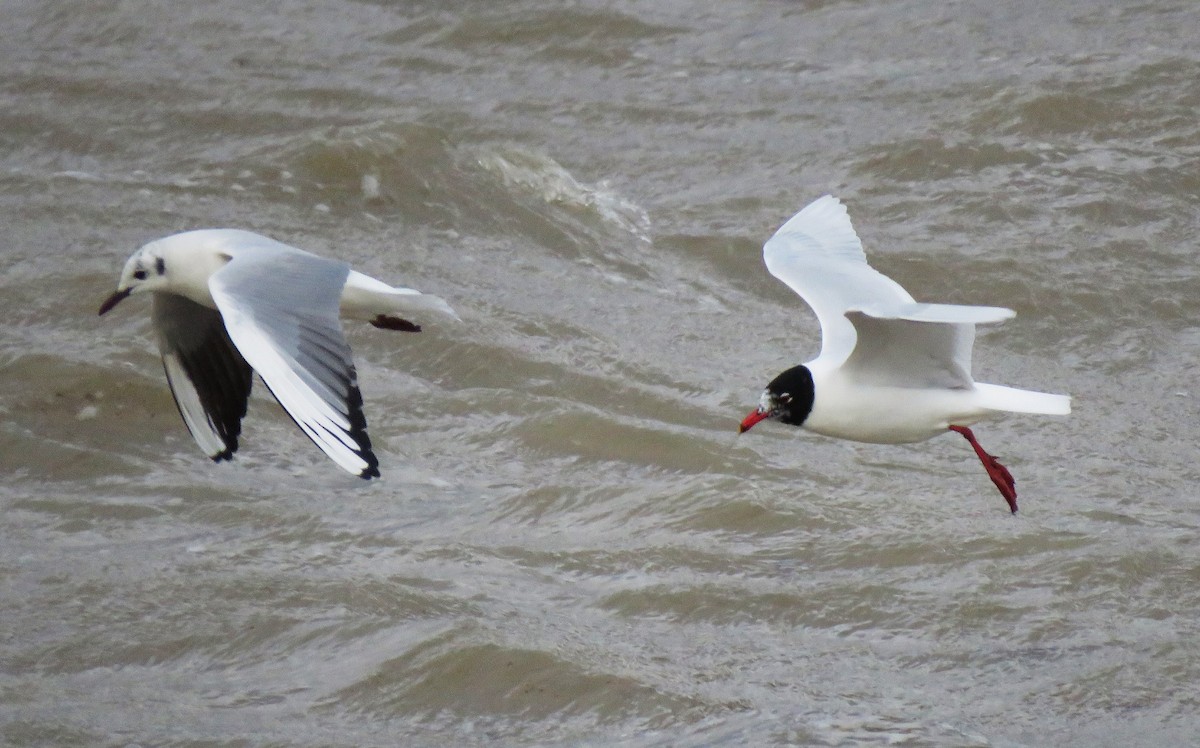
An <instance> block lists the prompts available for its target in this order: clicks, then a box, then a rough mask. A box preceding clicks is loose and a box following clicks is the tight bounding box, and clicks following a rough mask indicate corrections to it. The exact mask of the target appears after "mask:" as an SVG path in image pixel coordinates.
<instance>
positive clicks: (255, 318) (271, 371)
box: [209, 244, 379, 478]
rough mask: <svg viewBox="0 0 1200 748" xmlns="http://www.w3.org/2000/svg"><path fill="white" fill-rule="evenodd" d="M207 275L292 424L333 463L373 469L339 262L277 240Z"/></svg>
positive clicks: (240, 342)
mask: <svg viewBox="0 0 1200 748" xmlns="http://www.w3.org/2000/svg"><path fill="white" fill-rule="evenodd" d="M269 249H273V251H259V252H255V253H254V254H253V255H249V254H247V255H240V256H236V257H234V258H233V259H232V260H231V261H230V262H229V263H228V264H227V265H226V266H225V267H223V268H222V269H221V270H218V271H217V272H216V273H214V274H213V275H212V277H211V278H210V279H209V288H210V290H211V291H212V295H213V299H214V300H215V301H216V304H217V308H218V309H219V310H220V311H221V314H222V316H223V317H224V319H225V325H226V327H227V328H228V330H229V337H230V339H231V340H232V341H233V343H234V344H236V345H237V348H238V350H239V351H241V353H242V355H244V356H245V357H246V360H247V361H248V362H249V363H250V365H251V366H253V367H254V369H255V371H257V372H258V374H259V376H261V377H262V378H263V381H264V382H265V383H266V385H267V388H268V389H270V391H271V393H272V394H273V395H274V396H275V399H276V400H278V401H279V404H280V405H282V406H283V409H284V410H285V411H287V413H288V415H289V416H291V417H292V420H293V421H295V422H296V425H297V426H299V427H300V430H301V431H303V432H304V433H305V434H306V435H307V436H308V437H309V438H310V439H312V441H313V442H314V443H315V444H316V445H317V446H318V447H320V448H321V450H322V451H324V452H325V454H326V455H328V456H329V457H330V459H332V460H333V461H334V462H336V463H337V464H338V465H339V466H341V467H342V468H344V469H345V470H348V471H350V472H352V473H356V474H358V475H360V476H362V477H364V478H371V477H375V476H378V475H379V461H378V460H377V459H376V457H375V454H374V452H373V451H372V449H371V440H370V438H369V437H368V436H367V421H366V417H365V416H364V414H363V400H362V393H361V391H360V390H359V387H358V373H357V371H356V369H355V367H354V360H353V358H352V355H351V351H350V345H349V344H348V343H347V342H346V338H345V336H344V335H343V333H342V325H341V321H340V320H339V319H338V306H339V300H340V297H341V293H342V288H343V286H344V284H345V282H346V277H347V275H348V274H349V272H350V269H349V266H348V265H346V264H345V263H342V262H336V261H333V260H327V259H325V258H322V257H317V256H315V255H311V254H308V253H307V252H301V251H299V250H293V249H292V248H290V247H288V246H287V245H283V244H276V245H274V247H272V248H269Z"/></svg>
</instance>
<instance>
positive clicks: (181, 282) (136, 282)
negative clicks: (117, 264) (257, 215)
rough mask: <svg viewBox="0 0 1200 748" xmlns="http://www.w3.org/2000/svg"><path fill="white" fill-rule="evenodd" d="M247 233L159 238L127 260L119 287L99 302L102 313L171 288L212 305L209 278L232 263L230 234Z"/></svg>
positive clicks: (218, 232)
mask: <svg viewBox="0 0 1200 748" xmlns="http://www.w3.org/2000/svg"><path fill="white" fill-rule="evenodd" d="M240 234H247V235H249V236H257V235H255V234H249V233H248V232H235V231H232V230H228V229H201V230H199V231H185V232H184V233H182V234H173V235H171V236H167V237H164V238H162V239H157V240H155V241H152V242H150V243H149V244H146V245H145V246H143V247H142V248H141V249H139V250H138V251H136V252H134V253H133V255H131V256H130V258H129V259H128V260H127V261H126V262H125V268H124V269H123V270H122V271H121V280H120V281H118V282H117V290H116V291H115V292H114V293H113V294H112V295H111V296H109V297H108V298H107V299H105V300H104V303H103V304H101V305H100V314H104V313H106V312H107V311H108V310H110V309H112V308H113V307H115V306H116V305H117V304H119V303H121V301H122V300H123V299H125V298H126V297H128V296H130V295H132V294H135V293H141V292H143V291H171V292H173V293H177V294H179V295H181V296H186V297H188V298H190V299H192V300H193V301H195V302H197V303H201V304H206V305H207V306H212V302H211V296H210V292H209V290H208V278H209V276H211V275H212V274H213V273H215V272H216V271H217V270H220V269H221V268H222V267H223V266H224V265H225V263H227V262H229V260H230V259H231V258H230V251H231V250H230V249H229V246H228V245H229V242H230V237H231V236H235V235H240Z"/></svg>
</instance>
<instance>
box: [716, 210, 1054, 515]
mask: <svg viewBox="0 0 1200 748" xmlns="http://www.w3.org/2000/svg"><path fill="white" fill-rule="evenodd" d="M763 258H764V259H765V260H766V263H767V270H769V271H770V272H771V275H774V276H775V277H776V278H778V279H779V280H781V281H783V282H784V283H786V284H787V285H788V286H789V287H790V288H791V289H792V290H793V291H795V292H796V293H798V294H800V296H801V298H803V299H804V300H805V301H806V302H807V303H808V305H809V306H810V307H812V310H813V311H814V312H815V313H816V315H817V321H818V322H820V324H821V352H820V354H819V355H818V356H817V357H816V358H815V359H813V360H812V361H809V362H808V363H807V364H804V365H802V366H795V367H792V368H791V369H788V370H787V371H785V372H783V373H782V374H780V375H779V376H777V377H775V379H773V380H772V381H771V383H770V384H768V385H767V388H766V390H764V391H763V393H762V397H761V398H760V400H759V403H758V407H757V408H756V409H755V410H753V411H752V412H751V413H750V415H748V416H746V418H745V420H743V421H742V425H741V428H740V429H739V432H745V431H747V430H749V429H751V428H753V427H754V425H755V424H756V423H758V422H759V421H762V420H765V419H774V420H778V421H782V422H783V423H787V424H791V425H793V426H801V427H803V428H806V429H808V430H809V431H814V432H816V433H818V434H824V435H826V436H834V437H839V438H842V439H852V440H854V441H860V442H875V443H881V444H902V443H906V442H917V441H923V440H925V439H929V438H931V437H934V436H937V435H938V434H941V433H945V432H946V431H947V430H950V431H955V432H957V433H959V434H962V435H963V436H964V437H966V439H967V441H968V442H970V443H971V447H973V448H974V450H975V454H976V455H978V456H979V459H980V461H981V462H982V463H983V467H984V468H985V469H986V470H987V473H988V476H989V477H990V478H991V479H992V482H993V483H995V484H996V488H998V489H1000V493H1001V494H1002V495H1003V496H1004V499H1005V501H1007V502H1008V506H1009V509H1011V510H1012V511H1013V512H1014V513H1015V512H1016V511H1017V490H1016V481H1014V480H1013V477H1012V474H1011V473H1009V472H1008V469H1007V468H1005V467H1004V466H1003V465H1001V464H1000V462H999V461H998V460H996V458H995V457H993V456H991V455H990V454H988V453H987V452H985V451H984V449H983V447H981V446H979V442H978V441H976V439H975V435H974V434H973V433H971V429H969V428H968V426H970V425H971V424H973V423H975V422H976V421H979V420H982V419H984V418H988V417H990V416H992V415H995V414H996V413H1003V412H1009V413H1044V414H1047V415H1066V414H1067V413H1070V412H1071V398H1070V397H1068V396H1067V395H1051V394H1048V393H1045V392H1031V391H1029V390H1019V389H1014V388H1012V387H1003V386H1000V385H996V384H983V383H982V382H976V381H975V380H974V379H972V378H971V347H972V345H973V343H974V342H975V325H977V324H983V323H987V322H1000V321H1001V320H1006V319H1009V318H1011V317H1013V316H1014V315H1015V313H1014V312H1013V311H1012V310H1011V309H1003V308H1001V307H990V306H957V305H953V304H921V303H918V302H916V301H914V300H913V297H912V296H910V295H909V294H908V292H907V291H905V290H904V289H903V288H901V287H900V284H899V283H896V282H895V281H893V280H892V279H891V278H888V277H887V276H886V275H883V274H882V273H880V272H878V271H876V270H875V269H873V268H872V267H871V266H870V265H868V264H867V257H866V255H865V254H864V253H863V248H862V243H861V242H860V241H859V239H858V235H857V234H856V233H855V232H854V227H853V226H851V225H850V217H849V216H848V215H847V213H846V208H845V206H843V205H842V203H841V202H840V201H838V199H837V198H835V197H832V196H829V195H826V196H824V197H821V198H818V199H817V200H815V201H814V202H812V203H811V204H809V205H808V206H807V207H805V208H804V209H803V210H801V211H800V212H799V213H797V214H796V215H795V216H793V217H792V218H791V220H789V221H788V222H787V223H785V224H783V226H782V227H781V228H780V229H779V231H777V232H775V235H774V236H772V237H771V238H770V239H769V240H767V243H766V245H765V246H764V247H763Z"/></svg>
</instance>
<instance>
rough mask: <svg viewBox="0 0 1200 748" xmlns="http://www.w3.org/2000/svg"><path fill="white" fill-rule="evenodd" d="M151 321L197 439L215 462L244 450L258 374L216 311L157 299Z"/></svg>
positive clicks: (177, 402) (177, 396)
mask: <svg viewBox="0 0 1200 748" xmlns="http://www.w3.org/2000/svg"><path fill="white" fill-rule="evenodd" d="M153 296H154V298H153V302H152V305H151V306H152V311H151V319H152V320H153V322H154V329H155V332H156V334H157V336H158V347H159V351H160V352H161V353H162V361H163V370H164V371H166V373H167V383H168V384H169V385H170V386H171V394H172V395H173V396H174V397H175V405H176V406H177V407H178V408H179V414H180V415H181V416H183V422H184V424H186V425H187V428H188V431H189V432H190V433H191V435H192V438H193V439H195V440H196V443H197V444H199V445H200V448H201V449H203V450H204V453H205V454H207V455H208V456H209V457H211V458H212V459H213V460H216V461H220V460H228V459H230V458H231V457H233V453H234V452H236V451H237V448H238V435H239V434H241V431H242V418H244V417H245V415H246V403H247V401H248V400H249V398H250V388H251V386H252V384H253V376H254V374H253V371H252V370H251V368H250V364H248V363H246V359H244V358H243V357H242V355H241V354H240V353H238V350H237V348H236V347H234V345H233V341H231V340H230V339H229V334H228V333H227V332H226V330H225V325H224V323H223V322H222V321H221V315H220V313H219V312H217V311H216V310H215V309H209V308H208V307H206V306H202V305H200V304H197V303H195V302H194V301H191V300H189V299H186V298H184V297H182V296H176V295H175V294H170V293H155V294H154V295H153Z"/></svg>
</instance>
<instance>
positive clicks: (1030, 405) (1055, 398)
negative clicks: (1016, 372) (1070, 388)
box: [975, 382, 1071, 416]
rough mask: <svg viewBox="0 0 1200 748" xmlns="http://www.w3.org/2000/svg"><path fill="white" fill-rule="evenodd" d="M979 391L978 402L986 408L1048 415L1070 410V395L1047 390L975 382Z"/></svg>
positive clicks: (1063, 413)
mask: <svg viewBox="0 0 1200 748" xmlns="http://www.w3.org/2000/svg"><path fill="white" fill-rule="evenodd" d="M975 390H976V392H978V393H979V404H980V405H982V406H983V407H985V408H987V409H988V410H999V411H1004V412H1007V413H1041V414H1043V415H1048V416H1065V415H1067V414H1068V413H1070V412H1071V396H1070V395H1052V394H1050V393H1049V392H1034V391H1033V390H1019V389H1017V388H1015V387H1005V386H1003V385H999V384H984V383H982V382H976V383H975Z"/></svg>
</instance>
